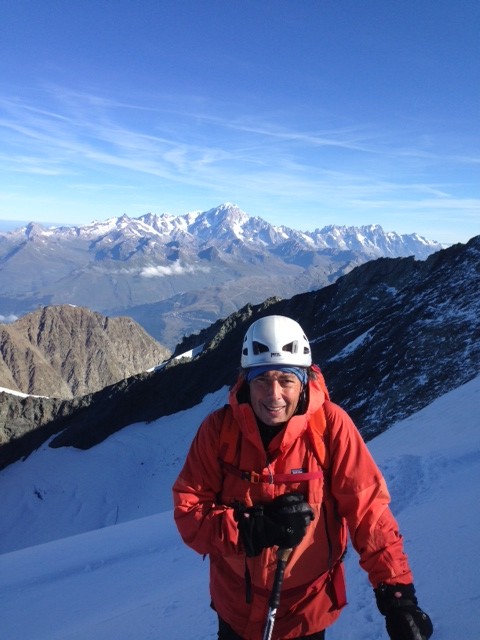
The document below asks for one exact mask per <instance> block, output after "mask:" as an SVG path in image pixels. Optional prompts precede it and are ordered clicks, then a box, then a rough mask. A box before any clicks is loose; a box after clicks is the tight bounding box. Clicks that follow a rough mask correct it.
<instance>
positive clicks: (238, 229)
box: [7, 203, 442, 259]
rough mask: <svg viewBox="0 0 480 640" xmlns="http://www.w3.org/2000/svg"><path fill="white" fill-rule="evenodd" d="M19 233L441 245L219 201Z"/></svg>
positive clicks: (320, 245) (390, 251) (385, 253)
mask: <svg viewBox="0 0 480 640" xmlns="http://www.w3.org/2000/svg"><path fill="white" fill-rule="evenodd" d="M20 233H21V234H22V235H24V236H25V237H26V238H27V239H30V240H31V239H34V238H37V239H38V238H43V239H46V238H56V239H62V238H63V239H65V240H72V239H75V238H83V239H88V240H90V241H92V242H97V241H98V240H100V239H102V240H107V241H112V242H119V241H123V240H125V239H127V238H129V239H132V238H138V240H139V241H142V242H145V239H148V238H155V239H158V240H162V239H163V240H164V241H165V240H166V239H167V238H168V239H170V240H171V239H175V238H177V237H178V236H179V235H180V236H183V237H185V238H188V237H191V239H192V241H195V242H197V243H199V242H200V243H207V242H208V243H211V242H219V243H222V242H225V241H230V242H231V241H236V242H242V243H246V244H249V243H260V244H262V245H263V246H264V247H267V248H269V249H272V248H275V247H278V246H279V245H281V244H282V243H284V242H288V241H291V240H294V241H295V242H296V243H297V244H298V246H299V247H301V248H302V250H305V249H308V250H311V249H316V250H322V249H333V250H337V251H356V252H360V253H363V254H367V255H368V256H370V257H404V256H408V255H413V256H415V257H416V258H419V259H424V258H426V257H427V256H428V255H430V254H431V253H433V252H435V251H438V250H439V249H441V248H442V246H441V245H440V243H438V242H435V241H432V240H427V239H425V238H422V237H421V236H419V235H418V234H416V233H411V234H403V235H400V234H398V233H396V232H395V231H387V232H386V231H384V230H383V229H382V227H381V226H380V225H376V224H372V225H366V226H361V227H346V226H337V225H329V226H325V227H323V228H322V229H316V230H315V231H313V232H309V231H304V232H302V231H298V230H295V229H291V228H289V227H285V226H275V225H272V224H270V223H268V222H266V221H265V220H263V219H262V218H259V217H251V216H249V215H248V214H247V213H245V212H244V211H242V209H240V208H239V207H238V206H236V205H235V204H231V203H224V204H221V205H219V206H218V207H215V208H213V209H209V210H208V211H204V212H200V211H195V212H190V213H187V214H185V215H183V216H173V215H171V214H167V213H163V214H161V215H157V214H153V213H148V214H146V215H143V216H140V217H139V218H130V217H129V216H127V215H126V214H123V215H122V216H120V217H118V218H109V219H108V220H105V221H103V222H93V223H91V224H89V225H85V226H81V227H57V228H55V227H54V228H48V229H45V228H44V227H42V226H41V225H39V224H35V223H30V224H29V225H28V226H27V227H26V228H24V229H22V230H19V231H16V232H12V233H11V234H7V235H12V236H13V235H15V234H16V235H18V234H20Z"/></svg>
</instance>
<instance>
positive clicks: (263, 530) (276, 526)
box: [234, 493, 314, 557]
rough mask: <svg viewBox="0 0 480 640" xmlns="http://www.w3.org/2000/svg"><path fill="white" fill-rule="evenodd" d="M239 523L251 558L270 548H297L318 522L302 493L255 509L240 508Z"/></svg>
mask: <svg viewBox="0 0 480 640" xmlns="http://www.w3.org/2000/svg"><path fill="white" fill-rule="evenodd" d="M234 515H235V520H236V521H237V523H238V531H239V534H240V539H241V541H242V543H243V546H244V548H245V553H246V554H247V556H249V557H252V556H258V555H259V554H260V553H261V552H262V549H264V548H266V547H273V546H278V547H281V548H283V549H290V548H292V547H296V546H297V544H298V543H299V542H300V541H301V540H302V539H303V536H304V535H305V532H306V530H307V527H308V525H309V524H310V522H311V521H312V520H313V519H314V514H313V511H312V508H311V507H310V505H309V504H308V502H305V500H304V498H303V496H302V495H301V494H300V493H287V494H284V495H282V496H278V497H277V498H275V499H274V500H272V502H269V503H267V504H260V505H256V506H254V507H245V506H243V505H240V504H238V505H236V506H235V508H234Z"/></svg>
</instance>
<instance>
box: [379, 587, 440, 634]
mask: <svg viewBox="0 0 480 640" xmlns="http://www.w3.org/2000/svg"><path fill="white" fill-rule="evenodd" d="M374 592H375V598H376V599H377V606H378V608H379V610H380V613H382V614H383V615H384V616H385V622H386V627H387V632H388V635H389V636H390V638H391V640H428V638H430V636H431V635H432V633H433V625H432V621H431V620H430V618H429V616H428V615H427V614H426V613H425V612H424V611H422V610H421V609H420V608H419V606H418V602H417V598H416V596H415V587H414V586H413V584H381V585H380V586H379V587H378V588H377V589H374Z"/></svg>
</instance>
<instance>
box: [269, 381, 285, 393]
mask: <svg viewBox="0 0 480 640" xmlns="http://www.w3.org/2000/svg"><path fill="white" fill-rule="evenodd" d="M281 391H282V385H281V384H280V383H279V381H278V380H269V381H268V387H267V393H268V395H270V396H275V397H277V396H279V395H281Z"/></svg>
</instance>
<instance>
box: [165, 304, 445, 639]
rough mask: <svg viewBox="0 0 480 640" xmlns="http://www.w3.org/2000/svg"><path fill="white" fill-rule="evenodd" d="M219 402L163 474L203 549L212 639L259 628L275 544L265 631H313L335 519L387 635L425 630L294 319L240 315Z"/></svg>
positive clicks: (360, 464) (344, 421)
mask: <svg viewBox="0 0 480 640" xmlns="http://www.w3.org/2000/svg"><path fill="white" fill-rule="evenodd" d="M241 366H242V371H241V373H240V376H239V378H238V381H237V383H236V385H235V386H234V387H233V388H232V390H231V391H230V396H229V404H228V405H226V406H225V407H224V408H222V409H220V410H218V411H215V412H214V413H212V414H211V415H210V416H208V417H207V418H206V419H205V420H204V422H203V423H202V425H201V426H200V429H199V430H198V432H197V435H196V437H195V439H194V441H193V443H192V445H191V448H190V451H189V453H188V456H187V459H186V461H185V465H184V467H183V469H182V471H181V472H180V474H179V477H178V478H177V480H176V482H175V484H174V487H173V493H174V502H175V521H176V524H177V527H178V529H179V531H180V534H181V535H182V537H183V540H184V541H185V543H186V544H188V545H189V546H190V547H192V548H193V549H195V550H196V551H197V552H198V553H201V554H208V556H209V558H210V593H211V598H212V607H213V608H214V609H215V611H216V612H217V614H218V618H219V632H218V638H219V640H261V639H262V637H263V632H264V626H265V621H266V617H267V613H268V610H269V597H270V594H271V590H272V584H273V581H274V573H275V569H276V566H277V554H278V550H279V549H292V551H291V553H290V555H289V557H288V561H287V564H286V568H285V573H284V580H283V585H282V590H281V598H280V605H279V607H278V610H277V612H276V618H275V624H274V628H273V636H272V637H273V639H274V640H286V639H290V638H292V639H293V638H296V639H302V640H306V639H308V640H322V639H323V638H324V637H325V629H326V628H327V627H328V626H330V625H331V624H332V623H333V622H335V620H336V619H337V618H338V616H339V615H340V611H341V609H342V607H343V606H344V605H345V604H346V600H345V588H344V577H343V564H342V559H343V556H344V553H345V549H346V542H347V530H348V532H349V534H350V539H351V542H352V544H353V546H354V547H355V549H356V550H357V552H358V553H359V555H360V564H361V566H362V567H363V568H364V569H365V571H366V572H367V573H368V576H369V579H370V582H371V583H372V586H373V588H374V591H375V597H376V601H377V604H378V608H379V609H380V612H381V613H382V614H383V615H384V616H385V617H386V627H387V631H388V633H389V635H390V638H391V639H392V640H427V639H428V638H429V637H430V636H431V634H432V631H433V628H432V624H431V621H430V618H429V617H428V616H427V614H425V613H424V612H423V611H422V610H421V609H420V608H419V607H418V605H417V599H416V597H415V589H414V586H413V576H412V573H411V570H410V567H409V564H408V560H407V557H406V555H405V553H404V551H403V542H402V537H401V535H400V533H399V532H398V526H397V523H396V521H395V519H394V517H393V515H392V514H391V512H390V510H389V508H388V503H389V501H390V497H389V494H388V490H387V487H386V485H385V481H384V479H383V477H382V475H381V473H380V471H379V469H378V468H377V466H376V464H375V463H374V461H373V459H372V457H371V455H370V453H369V451H368V449H367V447H366V446H365V444H364V442H363V440H362V438H361V436H360V435H359V433H358V431H357V429H356V427H355V426H354V424H353V422H352V421H351V419H350V418H349V416H348V415H347V414H346V413H345V412H344V411H343V410H342V409H341V408H340V407H339V406H338V405H335V404H334V403H332V402H330V400H329V398H328V392H327V390H326V387H325V384H324V381H323V376H322V374H321V372H320V370H319V369H318V367H316V366H315V365H313V366H312V359H311V350H310V344H309V342H308V340H307V338H306V336H305V334H304V332H303V330H302V328H301V327H300V325H299V324H298V323H297V322H295V321H294V320H292V319H290V318H286V317H284V316H267V317H264V318H261V319H260V320H257V321H256V322H254V323H253V324H252V325H251V326H250V327H249V329H248V331H247V333H246V335H245V339H244V342H243V347H242V355H241Z"/></svg>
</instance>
